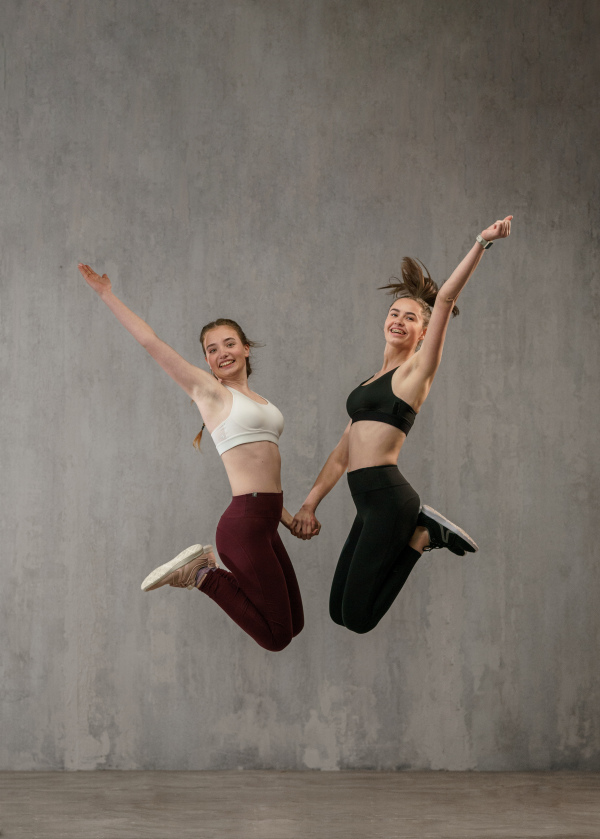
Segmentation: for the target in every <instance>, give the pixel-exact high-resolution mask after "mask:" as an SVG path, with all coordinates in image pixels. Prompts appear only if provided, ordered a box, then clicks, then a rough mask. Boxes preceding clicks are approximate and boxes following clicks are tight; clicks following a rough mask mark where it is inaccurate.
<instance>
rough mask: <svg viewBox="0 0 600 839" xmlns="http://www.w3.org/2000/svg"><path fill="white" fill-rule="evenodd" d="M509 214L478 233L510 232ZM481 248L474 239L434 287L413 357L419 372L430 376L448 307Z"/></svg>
mask: <svg viewBox="0 0 600 839" xmlns="http://www.w3.org/2000/svg"><path fill="white" fill-rule="evenodd" d="M512 218H513V217H512V216H506V218H505V219H502V220H501V221H497V222H495V223H494V224H492V225H491V226H490V227H488V228H486V229H485V230H484V231H483V232H482V233H481V237H482V238H483V239H485V240H486V242H494V241H495V240H496V239H505V238H506V237H507V236H510V223H511V221H512ZM483 252H484V247H483V245H480V244H479V242H475V244H474V245H473V247H472V248H471V250H470V251H469V253H468V254H467V255H466V256H465V258H464V259H463V260H462V262H461V263H460V264H459V265H458V266H457V267H456V268H455V269H454V271H453V272H452V273H451V274H450V276H449V277H448V279H447V280H446V282H445V283H444V284H443V285H442V287H441V288H440V290H439V291H438V294H437V297H436V300H435V304H434V306H433V311H432V313H431V319H430V321H429V326H428V327H427V332H426V334H425V338H424V339H423V343H422V345H421V349H420V350H419V352H418V353H417V357H416V359H415V361H416V364H415V366H416V368H417V369H418V371H419V376H425V377H426V378H430V379H432V378H433V376H434V375H435V373H436V371H437V369H438V367H439V365H440V361H441V360H442V350H443V348H444V341H445V339H446V330H447V329H448V323H449V322H450V315H451V314H452V309H453V308H454V305H455V303H456V301H457V300H458V296H459V294H460V293H461V291H462V290H463V288H464V287H465V286H466V284H467V282H468V281H469V278H470V277H471V275H472V274H473V272H474V271H475V269H476V268H477V266H478V265H479V263H480V261H481V257H482V256H483Z"/></svg>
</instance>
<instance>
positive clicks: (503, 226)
mask: <svg viewBox="0 0 600 839" xmlns="http://www.w3.org/2000/svg"><path fill="white" fill-rule="evenodd" d="M512 220H513V217H512V216H506V218H505V219H502V220H501V221H497V222H495V223H494V224H491V225H490V226H489V227H488V228H487V229H486V230H483V231H482V233H481V235H482V236H483V238H484V239H485V240H486V242H494V241H495V240H496V239H506V237H507V236H510V223H511V221H512Z"/></svg>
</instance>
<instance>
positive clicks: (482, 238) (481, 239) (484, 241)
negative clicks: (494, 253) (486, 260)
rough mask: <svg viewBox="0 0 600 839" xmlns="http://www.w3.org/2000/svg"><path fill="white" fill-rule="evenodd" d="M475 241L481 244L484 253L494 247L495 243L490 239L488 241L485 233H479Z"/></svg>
mask: <svg viewBox="0 0 600 839" xmlns="http://www.w3.org/2000/svg"><path fill="white" fill-rule="evenodd" d="M483 232H484V233H485V231H483ZM475 240H476V241H477V242H479V244H480V245H481V247H482V248H483V250H484V251H487V250H488V249H489V248H491V247H492V245H493V242H492V241H491V240H490V239H486V238H485V236H484V235H483V233H478V234H477V236H476V237H475Z"/></svg>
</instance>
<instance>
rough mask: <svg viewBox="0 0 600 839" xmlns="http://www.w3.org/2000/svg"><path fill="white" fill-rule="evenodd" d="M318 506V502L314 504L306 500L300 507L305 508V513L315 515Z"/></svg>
mask: <svg viewBox="0 0 600 839" xmlns="http://www.w3.org/2000/svg"><path fill="white" fill-rule="evenodd" d="M317 506H318V502H317V503H316V504H313V503H311V502H307V501H305V502H304V504H303V505H302V506H301V507H300V509H301V510H303V511H304V512H305V513H313V515H314V513H315V511H316V509H317Z"/></svg>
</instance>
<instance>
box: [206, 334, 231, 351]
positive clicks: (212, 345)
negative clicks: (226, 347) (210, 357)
mask: <svg viewBox="0 0 600 839" xmlns="http://www.w3.org/2000/svg"><path fill="white" fill-rule="evenodd" d="M223 341H224V342H225V341H235V338H234V337H233V335H232V336H231V337H230V338H223ZM216 346H217V342H216V341H211V342H210V344H207V345H206V349H208V348H209V347H216Z"/></svg>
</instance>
